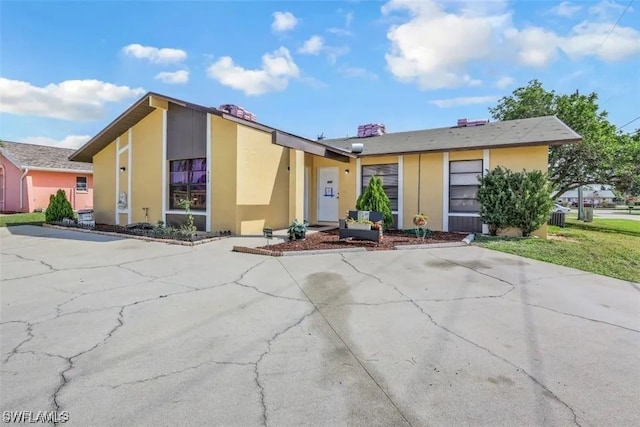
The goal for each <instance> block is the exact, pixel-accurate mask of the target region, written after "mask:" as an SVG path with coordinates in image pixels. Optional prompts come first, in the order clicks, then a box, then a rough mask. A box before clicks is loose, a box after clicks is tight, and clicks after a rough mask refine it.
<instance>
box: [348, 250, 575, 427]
mask: <svg viewBox="0 0 640 427" xmlns="http://www.w3.org/2000/svg"><path fill="white" fill-rule="evenodd" d="M432 256H434V257H435V258H439V259H441V260H443V261H447V262H451V261H449V260H447V259H445V258H441V257H438V256H435V255H432ZM342 258H343V261H344V262H345V263H347V264H348V265H350V266H351V267H352V268H353V269H354V270H356V271H357V272H359V273H361V274H364V275H365V276H369V277H372V278H374V279H376V280H377V281H378V282H380V283H381V284H385V282H384V281H383V280H382V279H380V278H379V277H377V276H375V275H373V274H370V273H365V272H362V271H360V270H359V269H357V268H356V267H355V266H353V265H352V264H351V263H350V262H349V261H348V260H347V259H346V258H345V257H344V255H342ZM451 263H452V264H456V265H460V266H462V267H465V268H468V269H470V270H472V271H474V272H476V273H479V274H483V275H485V276H487V277H491V278H494V279H497V280H499V281H501V282H504V283H506V284H508V285H510V286H511V289H510V290H509V291H507V292H506V293H505V294H504V295H506V294H508V293H509V292H511V291H513V289H515V285H514V284H513V283H511V282H508V281H506V280H504V279H500V278H498V277H494V276H492V275H490V274H486V273H483V272H480V271H477V270H475V269H473V268H472V267H469V266H466V265H464V264H458V263H455V262H451ZM387 285H388V286H391V287H393V288H394V289H395V290H396V291H397V292H399V293H400V294H401V295H402V296H403V297H405V298H407V299H408V301H409V302H411V303H412V304H413V305H414V306H415V307H416V308H417V309H418V310H420V312H421V313H422V314H423V315H425V316H426V317H427V319H429V321H430V322H431V323H432V324H433V325H434V326H436V327H438V328H440V329H442V330H444V331H445V332H447V333H449V334H451V335H453V336H455V337H458V338H459V339H461V340H463V341H465V342H467V343H469V344H471V345H473V346H474V347H476V348H478V349H481V350H483V351H485V352H487V353H488V354H490V355H491V356H493V357H495V358H497V359H499V360H502V361H503V362H504V363H507V364H508V365H510V366H512V367H514V368H516V369H517V370H518V371H520V372H522V373H523V374H524V375H526V376H527V377H528V378H529V379H530V380H531V381H533V382H534V383H535V384H537V385H538V386H539V387H540V388H542V389H543V390H545V391H546V392H547V393H548V395H549V396H551V397H553V399H554V400H556V401H557V402H559V403H560V404H561V405H563V406H564V407H565V408H567V409H568V410H569V411H570V412H571V414H572V415H573V422H574V424H576V425H577V426H578V427H581V425H580V423H579V422H578V415H577V414H576V412H575V410H574V409H573V408H572V407H571V406H569V404H568V403H566V402H564V401H563V400H562V399H560V397H559V396H558V395H556V394H555V393H553V392H552V391H551V390H549V388H547V386H545V385H544V384H542V382H540V381H539V380H538V379H537V378H535V377H534V376H533V375H531V374H530V373H529V372H527V371H526V370H525V369H523V368H521V367H520V366H518V365H516V364H515V363H513V362H511V361H510V360H508V359H506V358H504V357H502V356H500V355H498V354H496V353H494V352H493V351H491V350H490V349H488V348H486V347H483V346H482V345H480V344H478V343H476V342H474V341H472V340H470V339H468V338H466V337H464V336H462V335H459V334H457V333H455V332H453V331H452V330H451V329H449V328H447V327H446V326H444V325H441V324H439V323H438V322H436V321H435V320H434V319H433V317H432V316H431V315H430V314H429V313H427V312H426V311H425V310H424V309H423V308H422V307H421V306H420V305H419V304H418V303H417V302H416V301H415V300H414V299H412V298H410V297H409V296H408V295H406V294H405V293H404V292H402V291H400V290H399V289H398V288H397V287H396V286H394V285H392V284H387ZM504 295H503V296H504ZM480 298H487V297H480ZM493 298H495V296H493Z"/></svg>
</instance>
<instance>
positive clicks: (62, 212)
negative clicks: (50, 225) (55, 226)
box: [44, 190, 75, 222]
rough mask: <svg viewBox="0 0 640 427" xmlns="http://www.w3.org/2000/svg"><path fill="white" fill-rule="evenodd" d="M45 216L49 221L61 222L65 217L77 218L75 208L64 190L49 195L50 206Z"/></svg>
mask: <svg viewBox="0 0 640 427" xmlns="http://www.w3.org/2000/svg"><path fill="white" fill-rule="evenodd" d="M44 218H45V221H47V222H60V221H62V220H63V219H65V218H69V219H74V218H75V215H74V213H73V208H72V207H71V203H69V201H68V200H67V195H66V194H65V192H64V190H58V191H57V192H56V194H55V195H53V194H52V195H51V196H49V206H48V207H47V210H46V211H45V213H44Z"/></svg>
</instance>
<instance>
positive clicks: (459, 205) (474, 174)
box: [449, 160, 482, 213]
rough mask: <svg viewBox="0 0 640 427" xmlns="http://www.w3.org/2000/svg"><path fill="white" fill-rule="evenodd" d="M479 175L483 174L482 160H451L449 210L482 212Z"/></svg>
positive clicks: (454, 211)
mask: <svg viewBox="0 0 640 427" xmlns="http://www.w3.org/2000/svg"><path fill="white" fill-rule="evenodd" d="M479 175H482V160H462V161H454V162H449V212H452V213H456V212H458V213H478V212H480V202H478V189H479V188H480V183H479V182H478V176H479Z"/></svg>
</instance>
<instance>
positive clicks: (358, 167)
mask: <svg viewBox="0 0 640 427" xmlns="http://www.w3.org/2000/svg"><path fill="white" fill-rule="evenodd" d="M361 193H362V159H360V158H359V157H358V158H357V159H356V199H358V197H360V194H361Z"/></svg>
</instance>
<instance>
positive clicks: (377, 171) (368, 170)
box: [362, 163, 398, 212]
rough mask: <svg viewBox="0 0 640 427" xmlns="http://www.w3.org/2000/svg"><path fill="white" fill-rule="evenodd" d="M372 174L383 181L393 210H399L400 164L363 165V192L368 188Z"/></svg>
mask: <svg viewBox="0 0 640 427" xmlns="http://www.w3.org/2000/svg"><path fill="white" fill-rule="evenodd" d="M372 176H377V177H378V178H380V180H381V181H382V188H383V189H384V192H385V193H386V194H387V196H389V200H390V201H391V210H392V211H393V212H397V211H398V164H397V163H393V164H388V165H367V166H362V192H363V193H364V191H365V190H366V189H367V186H368V185H369V181H370V180H371V177H372Z"/></svg>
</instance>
